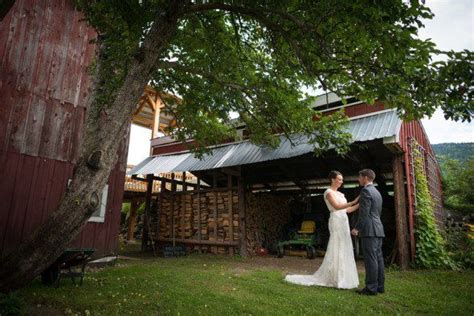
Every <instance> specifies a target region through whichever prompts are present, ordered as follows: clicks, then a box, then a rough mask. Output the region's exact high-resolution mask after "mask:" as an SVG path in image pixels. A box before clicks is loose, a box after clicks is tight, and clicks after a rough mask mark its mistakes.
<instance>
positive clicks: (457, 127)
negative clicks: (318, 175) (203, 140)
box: [128, 0, 474, 165]
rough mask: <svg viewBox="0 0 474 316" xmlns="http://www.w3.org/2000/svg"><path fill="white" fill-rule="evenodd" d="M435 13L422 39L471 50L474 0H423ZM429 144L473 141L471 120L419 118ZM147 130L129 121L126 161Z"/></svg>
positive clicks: (137, 157)
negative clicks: (454, 120) (130, 123)
mask: <svg viewBox="0 0 474 316" xmlns="http://www.w3.org/2000/svg"><path fill="white" fill-rule="evenodd" d="M426 5H427V6H428V7H429V8H430V9H431V11H432V12H433V13H434V14H435V16H434V18H433V19H432V20H426V21H425V22H424V23H425V28H423V29H420V31H419V36H420V38H422V39H427V38H430V39H431V40H432V41H433V42H434V43H435V44H436V45H437V46H438V48H440V49H441V50H451V49H452V50H457V51H458V50H463V49H468V50H470V51H473V50H474V20H473V18H474V17H473V15H474V0H426ZM422 123H423V126H424V127H425V130H426V133H427V134H428V138H429V139H430V142H431V143H432V144H438V143H448V142H449V143H451V142H453V143H458V142H474V122H471V123H461V122H453V121H448V120H445V119H444V117H443V113H442V112H441V111H439V110H438V111H436V112H435V113H434V114H433V116H432V117H431V118H425V119H423V120H422ZM150 138H151V130H149V129H146V128H143V127H140V126H136V125H133V124H132V129H131V135H130V145H129V152H128V164H133V165H136V164H138V163H139V162H141V161H142V160H143V159H145V158H146V157H148V156H149V153H150Z"/></svg>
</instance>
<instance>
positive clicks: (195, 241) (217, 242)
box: [158, 238, 239, 246]
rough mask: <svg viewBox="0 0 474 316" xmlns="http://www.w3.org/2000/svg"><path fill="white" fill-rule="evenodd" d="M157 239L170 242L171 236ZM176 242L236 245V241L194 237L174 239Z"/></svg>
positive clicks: (237, 243)
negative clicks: (197, 238)
mask: <svg viewBox="0 0 474 316" xmlns="http://www.w3.org/2000/svg"><path fill="white" fill-rule="evenodd" d="M158 241H164V242H172V241H173V238H158ZM175 242H177V243H184V244H195V245H211V246H238V245H239V242H238V241H218V240H196V239H181V238H179V239H175Z"/></svg>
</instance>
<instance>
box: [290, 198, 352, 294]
mask: <svg viewBox="0 0 474 316" xmlns="http://www.w3.org/2000/svg"><path fill="white" fill-rule="evenodd" d="M330 190H331V189H327V190H326V191H325V192H324V201H325V202H326V205H327V207H328V209H329V211H330V216H329V223H328V226H329V233H330V236H329V242H328V246H327V249H326V255H325V256H324V260H323V263H322V264H321V266H320V267H319V269H318V271H316V272H315V273H314V274H309V275H301V274H300V275H298V274H293V275H291V274H290V275H287V276H286V278H285V280H286V281H288V282H291V283H295V284H301V285H308V286H309V285H319V286H327V287H335V288H338V289H353V288H356V287H358V286H359V276H358V274H357V267H356V263H355V260H354V253H353V250H352V239H351V234H350V228H349V218H348V217H347V213H346V210H345V209H343V210H338V211H337V210H335V209H334V208H333V207H332V205H331V204H330V203H329V202H328V200H327V197H326V195H327V194H328V192H329V191H330ZM333 192H334V193H335V197H336V198H337V199H338V200H339V202H340V203H347V200H346V198H345V197H344V194H342V193H341V192H338V191H333Z"/></svg>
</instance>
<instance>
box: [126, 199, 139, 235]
mask: <svg viewBox="0 0 474 316" xmlns="http://www.w3.org/2000/svg"><path fill="white" fill-rule="evenodd" d="M140 202H141V201H140V199H137V198H132V200H131V201H130V214H129V216H128V228H127V240H129V241H130V240H133V239H134V237H133V235H134V234H135V228H136V225H137V210H138V208H139V206H140Z"/></svg>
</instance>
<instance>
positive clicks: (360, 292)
mask: <svg viewBox="0 0 474 316" xmlns="http://www.w3.org/2000/svg"><path fill="white" fill-rule="evenodd" d="M357 293H359V294H360V295H368V296H373V295H377V292H372V291H371V290H369V289H368V288H366V287H364V288H363V289H362V290H357Z"/></svg>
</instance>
